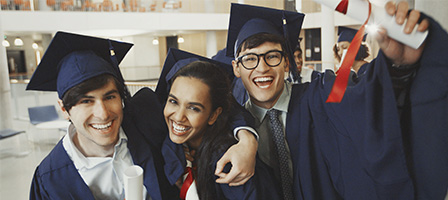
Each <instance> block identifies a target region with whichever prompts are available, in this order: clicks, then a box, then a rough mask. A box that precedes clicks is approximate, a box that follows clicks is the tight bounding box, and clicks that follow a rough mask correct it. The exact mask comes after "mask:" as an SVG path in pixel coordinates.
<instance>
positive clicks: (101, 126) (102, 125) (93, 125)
mask: <svg viewBox="0 0 448 200" xmlns="http://www.w3.org/2000/svg"><path fill="white" fill-rule="evenodd" d="M111 125H112V122H109V123H107V124H92V127H93V128H96V129H106V128H109V127H110V126H111Z"/></svg>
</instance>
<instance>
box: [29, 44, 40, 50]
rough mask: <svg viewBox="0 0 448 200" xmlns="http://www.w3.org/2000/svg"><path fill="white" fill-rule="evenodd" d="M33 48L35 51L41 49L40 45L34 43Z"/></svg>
mask: <svg viewBox="0 0 448 200" xmlns="http://www.w3.org/2000/svg"><path fill="white" fill-rule="evenodd" d="M31 46H32V47H33V49H34V50H37V49H38V48H39V45H38V44H37V43H33V44H32V45H31Z"/></svg>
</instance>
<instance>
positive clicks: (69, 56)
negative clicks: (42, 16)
mask: <svg viewBox="0 0 448 200" xmlns="http://www.w3.org/2000/svg"><path fill="white" fill-rule="evenodd" d="M132 45H133V44H130V43H124V42H119V41H114V40H109V39H103V38H97V37H90V36H84V35H78V34H73V33H66V32H57V33H56V35H55V36H54V38H53V40H52V41H51V43H50V45H49V47H48V49H47V51H46V52H45V54H44V56H43V57H42V60H41V62H40V64H39V65H38V66H37V69H36V71H35V72H34V74H33V76H32V77H31V80H30V82H29V84H28V86H27V88H26V89H27V90H39V91H57V92H58V96H59V98H62V97H63V96H64V94H65V92H67V90H69V89H70V88H72V87H73V86H76V85H78V84H80V83H81V82H83V81H85V80H87V79H90V78H93V77H95V76H98V75H102V74H111V75H113V76H115V77H116V78H117V79H118V80H119V81H120V82H121V83H123V86H124V80H123V76H122V75H121V72H120V69H119V68H118V64H119V63H120V62H121V61H122V60H123V58H124V56H125V55H126V53H127V52H128V51H129V50H130V49H131V47H132ZM125 90H126V87H125Z"/></svg>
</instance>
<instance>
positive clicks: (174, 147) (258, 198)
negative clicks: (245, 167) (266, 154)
mask: <svg viewBox="0 0 448 200" xmlns="http://www.w3.org/2000/svg"><path fill="white" fill-rule="evenodd" d="M162 153H163V156H164V158H165V173H166V177H167V178H168V180H169V182H170V183H171V184H172V185H174V184H175V183H176V181H177V180H178V179H179V178H180V177H181V176H182V175H183V173H184V169H185V166H187V162H186V158H185V153H184V150H183V148H182V145H181V144H175V143H173V142H172V141H171V140H170V138H169V136H167V137H166V139H165V142H164V144H163V147H162ZM224 153H225V152H220V154H216V155H220V156H216V157H215V158H213V160H214V165H213V169H215V168H216V163H217V162H218V160H219V159H220V158H221V157H222V155H224ZM230 167H231V165H230V164H227V165H226V166H225V168H224V170H223V171H224V172H226V173H228V172H229V171H230ZM272 174H273V171H271V170H270V169H269V168H268V167H267V165H266V164H264V163H263V162H261V160H259V159H257V161H256V166H255V175H254V176H253V177H252V178H251V179H249V180H248V181H247V182H246V183H245V184H244V185H241V186H233V187H231V186H229V185H228V184H219V183H216V182H214V184H215V189H216V193H217V195H218V196H219V197H221V198H220V199H222V198H224V199H235V200H237V199H245V200H263V199H266V200H272V199H280V196H279V195H280V194H281V193H280V191H281V189H280V187H278V186H279V185H280V184H278V183H276V182H275V180H274V177H273V176H272ZM217 178H218V177H216V179H217Z"/></svg>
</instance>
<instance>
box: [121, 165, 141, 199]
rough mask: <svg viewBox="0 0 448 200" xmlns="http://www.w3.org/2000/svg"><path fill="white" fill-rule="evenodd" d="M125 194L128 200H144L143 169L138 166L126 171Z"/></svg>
mask: <svg viewBox="0 0 448 200" xmlns="http://www.w3.org/2000/svg"><path fill="white" fill-rule="evenodd" d="M123 177H124V194H125V199H126V200H142V199H143V169H142V168H141V167H140V166H138V165H133V166H130V167H128V168H127V169H126V170H125V171H124V176H123Z"/></svg>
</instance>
